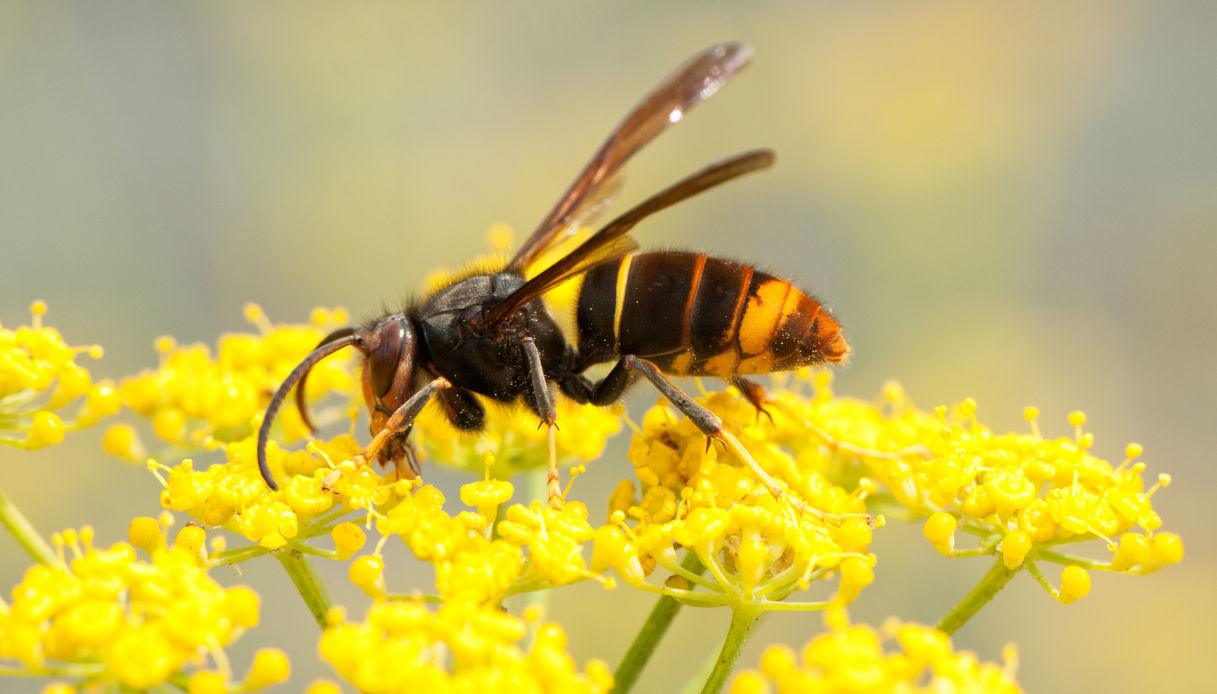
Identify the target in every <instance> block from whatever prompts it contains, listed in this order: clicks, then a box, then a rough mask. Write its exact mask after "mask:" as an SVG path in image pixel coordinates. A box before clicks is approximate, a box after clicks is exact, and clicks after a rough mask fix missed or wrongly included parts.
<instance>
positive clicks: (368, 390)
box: [258, 313, 417, 489]
mask: <svg viewBox="0 0 1217 694" xmlns="http://www.w3.org/2000/svg"><path fill="white" fill-rule="evenodd" d="M416 344H417V343H416V340H415V336H414V328H413V326H412V325H411V323H410V319H409V317H407V316H406V315H405V314H403V313H394V314H390V315H388V316H385V317H384V318H381V319H380V320H377V321H376V322H375V323H371V324H368V325H365V326H363V327H360V328H342V329H340V330H335V331H334V332H332V333H330V334H329V335H327V336H326V337H325V339H323V340H322V341H321V343H320V344H318V345H317V347H316V349H314V350H313V351H312V352H310V353H309V355H308V356H307V357H305V358H304V360H303V361H301V362H300V363H299V364H297V365H296V368H294V369H292V372H291V373H290V374H288V376H287V379H285V380H284V381H283V384H282V385H280V386H279V389H278V390H277V391H275V394H274V396H273V397H271V399H270V404H269V405H267V406H266V414H265V415H264V416H263V417H262V427H261V428H260V429H259V430H258V470H259V471H260V472H261V473H262V479H264V480H266V484H267V486H269V487H270V488H271V489H278V488H279V486H278V485H277V484H275V480H274V478H272V477H271V474H270V468H269V467H268V466H267V464H266V442H267V441H268V440H269V439H270V427H271V423H272V422H273V421H274V419H275V415H276V414H278V412H279V408H280V407H282V406H283V402H284V400H286V399H287V394H288V393H289V392H291V390H292V388H293V387H294V386H297V385H298V387H297V388H296V407H297V408H298V409H299V410H300V416H301V418H302V419H303V420H304V423H305V424H306V425H307V426H308V428H309V429H310V430H315V427H314V426H313V423H312V420H311V419H310V418H309V414H308V408H307V406H306V404H305V401H304V386H305V383H306V381H307V380H308V374H309V371H311V370H312V368H313V367H314V366H316V365H317V363H318V362H320V361H321V360H322V359H325V358H326V357H328V356H330V355H331V354H333V353H334V352H337V351H338V350H340V349H343V348H344V347H355V348H356V349H358V350H359V351H360V352H362V353H363V356H364V363H363V378H362V380H363V396H364V400H365V402H367V405H368V412H369V413H370V416H371V419H372V431H373V432H376V431H379V429H381V428H383V427H384V424H385V422H386V421H387V420H388V418H389V417H390V416H391V415H392V414H393V412H394V411H395V410H396V409H397V408H398V407H400V406H401V405H402V403H404V402H405V401H406V399H407V398H409V397H410V389H411V382H412V381H413V376H414V353H415V345H416Z"/></svg>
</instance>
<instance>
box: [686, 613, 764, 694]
mask: <svg viewBox="0 0 1217 694" xmlns="http://www.w3.org/2000/svg"><path fill="white" fill-rule="evenodd" d="M758 607H759V606H756V605H739V606H736V607H733V608H732V610H731V626H730V627H728V628H727V638H726V639H725V640H724V641H723V648H722V650H721V651H719V652H718V660H717V661H715V663H714V670H713V671H712V672H711V673H710V677H709V678H707V679H706V684H705V686H703V687H702V689H701V691H702V694H718V692H721V691H722V690H723V685H725V684H727V677H728V676H730V675H731V671H732V670H733V669H735V661H736V660H737V659H738V658H739V654H740V651H741V650H743V648H744V642H745V641H747V640H748V635H749V634H751V633H752V628H753V627H755V626H756V622H757V620H758V619H759V618H760V616H761V611H760V609H758Z"/></svg>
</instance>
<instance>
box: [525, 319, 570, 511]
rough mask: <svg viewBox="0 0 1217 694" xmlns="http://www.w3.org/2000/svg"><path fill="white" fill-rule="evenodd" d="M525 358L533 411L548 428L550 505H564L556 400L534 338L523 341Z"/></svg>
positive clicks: (547, 477) (547, 483)
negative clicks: (559, 464)
mask: <svg viewBox="0 0 1217 694" xmlns="http://www.w3.org/2000/svg"><path fill="white" fill-rule="evenodd" d="M522 343H523V346H524V356H525V357H526V358H527V359H528V380H529V383H530V384H531V386H532V409H533V410H534V411H535V412H536V413H537V414H539V415H541V423H542V424H543V425H544V426H546V427H548V428H549V430H548V445H549V467H548V468H547V470H546V478H545V486H546V487H548V488H549V505H550V506H553V507H554V508H557V507H558V506H561V505H562V476H561V474H560V473H559V472H558V440H557V429H558V424H557V422H558V412H557V411H556V410H555V409H554V398H553V396H552V395H551V394H550V392H549V382H548V381H547V380H546V378H545V370H544V369H543V368H542V367H541V352H540V351H539V350H538V349H537V341H536V340H534V339H533V338H532V337H525V338H524V339H523V340H522Z"/></svg>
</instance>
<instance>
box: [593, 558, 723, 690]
mask: <svg viewBox="0 0 1217 694" xmlns="http://www.w3.org/2000/svg"><path fill="white" fill-rule="evenodd" d="M680 566H681V568H682V569H684V570H686V571H688V572H690V573H691V574H693V575H695V576H698V575H701V573H702V572H703V571H705V569H706V567H705V565H703V564H702V563H701V560H700V559H698V558H697V553H696V552H689V553H688V554H686V555H685V558H684V560H683V561H682V562H681V564H680ZM680 608H681V604H680V603H679V602H677V600H676V599H675V598H673V597H672V596H670V595H664V596H662V597H660V598H659V600H657V601H655V606H654V607H652V608H651V613H650V614H649V615H647V619H646V621H645V622H643V623H642V628H640V629H639V630H638V633H637V634H636V635H635V636H634V642H633V643H631V644H630V648H629V650H627V651H626V652H625V655H624V656H623V657H622V658H621V663H620V664H618V665H617V670H616V671H615V672H614V673H613V694H625V692H628V691H630V689H631V688H632V687H633V686H634V683H635V682H637V681H638V677H639V675H641V674H642V669H643V668H645V667H646V664H647V661H649V660H650V659H651V654H653V653H654V652H655V649H656V648H657V647H658V646H659V642H660V641H661V640H662V639H663V636H664V634H666V633H668V627H670V626H671V625H672V621H673V620H674V619H676V615H677V613H679V612H680Z"/></svg>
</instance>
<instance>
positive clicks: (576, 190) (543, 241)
mask: <svg viewBox="0 0 1217 694" xmlns="http://www.w3.org/2000/svg"><path fill="white" fill-rule="evenodd" d="M751 59H752V48H751V47H750V46H748V45H747V44H744V43H720V44H718V45H716V46H711V47H710V48H707V49H705V50H703V51H701V52H700V53H698V54H696V55H694V56H693V57H692V58H690V59H689V60H688V61H687V62H685V64H684V65H681V66H680V67H679V68H677V69H676V71H675V72H673V73H672V74H671V75H669V76H668V77H667V78H666V79H664V81H663V82H661V83H659V85H657V86H656V87H655V89H653V90H652V91H651V93H650V94H648V95H647V96H646V97H644V98H643V100H642V101H641V102H640V103H639V104H638V105H637V106H635V107H634V110H633V111H631V112H630V113H629V115H627V116H626V117H625V119H624V120H622V121H621V123H620V124H618V125H617V127H616V128H615V129H614V130H613V132H612V134H610V135H609V137H608V139H607V140H605V142H604V144H603V145H601V146H600V149H599V150H598V151H597V152H596V154H595V155H594V156H593V157H592V159H591V161H589V162H588V163H587V166H585V167H584V168H583V171H582V172H581V173H580V174H579V176H578V177H577V178H576V179H575V181H574V183H572V184H571V186H570V188H569V189H568V190H567V191H566V193H565V194H563V195H562V197H561V198H559V199H558V202H557V204H555V205H554V208H553V209H552V210H550V212H549V214H548V215H546V216H545V218H544V219H542V220H541V223H540V224H539V225H538V226H537V229H536V231H534V232H533V233H532V235H531V236H529V237H528V240H526V241H525V242H524V245H523V246H522V247H521V248H520V250H519V252H517V253H516V255H515V257H514V258H512V260H511V262H510V263H509V264H508V266H507V269H508V270H510V271H513V272H523V270H524V268H526V267H528V265H529V264H531V263H532V262H533V261H534V260H535V259H536V258H537V256H539V255H540V254H541V253H542V252H544V250H545V249H546V248H547V247H549V246H550V244H552V243H553V241H554V240H555V238H556V237H558V236H559V235H561V233H562V232H563V231H565V230H567V229H570V228H572V227H573V226H574V224H573V223H574V222H576V221H578V220H580V219H586V218H587V217H589V216H590V213H591V212H593V211H595V210H596V209H597V208H603V207H604V206H607V201H608V200H609V199H611V198H612V191H613V189H614V186H615V185H619V183H620V180H621V179H620V176H618V175H615V174H618V173H619V171H620V170H621V167H622V165H624V164H625V162H626V161H627V160H629V158H630V157H631V156H633V155H634V153H635V152H637V151H638V150H640V149H642V148H643V147H644V146H645V145H646V144H647V143H648V142H650V141H651V140H653V139H655V137H656V136H657V135H659V133H661V132H663V131H664V130H666V129H667V128H668V126H670V125H672V124H673V123H676V122H678V121H680V120H681V119H682V118H684V115H685V114H686V113H687V112H688V111H689V109H691V108H693V107H694V106H696V105H697V104H699V103H701V102H702V101H704V100H705V99H708V98H710V97H711V96H712V95H713V94H714V93H715V92H717V91H718V90H719V89H720V88H721V87H722V86H723V85H724V84H726V83H727V81H728V80H730V79H731V78H732V77H734V76H735V74H736V73H737V72H739V71H740V70H741V69H742V68H743V67H744V66H746V65H747V64H748V62H749V60H751Z"/></svg>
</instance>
